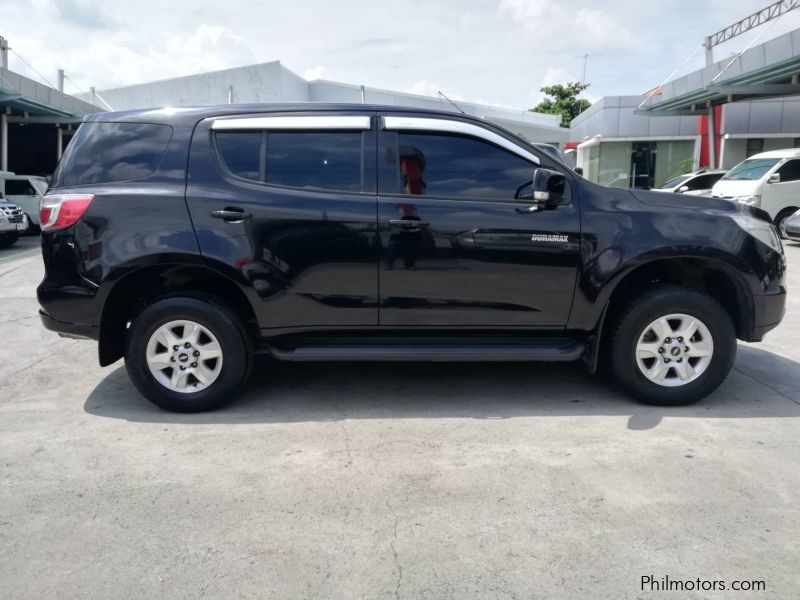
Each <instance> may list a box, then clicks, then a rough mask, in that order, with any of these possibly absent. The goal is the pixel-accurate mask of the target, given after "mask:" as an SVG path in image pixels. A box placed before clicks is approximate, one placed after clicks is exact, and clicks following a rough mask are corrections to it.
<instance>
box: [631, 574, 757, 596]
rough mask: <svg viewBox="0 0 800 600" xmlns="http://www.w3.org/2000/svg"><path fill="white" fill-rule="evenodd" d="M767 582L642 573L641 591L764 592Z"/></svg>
mask: <svg viewBox="0 0 800 600" xmlns="http://www.w3.org/2000/svg"><path fill="white" fill-rule="evenodd" d="M766 589H767V582H766V581H764V580H763V579H733V580H730V581H728V580H725V579H701V578H700V577H698V578H696V579H676V578H674V577H670V576H669V575H664V576H663V577H656V576H655V575H642V579H641V590H642V591H643V592H722V591H733V592H764V591H766Z"/></svg>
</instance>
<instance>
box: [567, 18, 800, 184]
mask: <svg viewBox="0 0 800 600" xmlns="http://www.w3.org/2000/svg"><path fill="white" fill-rule="evenodd" d="M799 144H800V30H795V31H792V32H790V33H787V34H785V35H782V36H779V37H776V38H774V39H772V40H769V41H767V42H765V43H763V44H760V45H757V46H753V47H752V48H749V49H748V50H747V51H745V52H744V53H742V54H741V55H738V56H735V57H733V58H731V57H727V58H726V59H724V60H721V61H718V62H712V63H710V64H709V65H708V66H706V67H705V68H703V69H700V70H697V71H694V72H692V73H689V74H688V75H685V76H683V77H679V78H677V79H674V80H672V81H670V82H668V83H665V84H664V85H662V86H659V87H658V88H656V89H654V90H651V91H650V92H648V93H647V94H645V95H640V96H608V97H604V98H601V99H600V100H599V101H597V102H595V103H594V104H593V105H592V106H591V107H590V108H589V109H588V110H586V111H585V112H584V113H583V114H581V115H579V116H578V117H576V118H575V119H574V120H573V121H572V124H571V128H570V141H569V142H568V143H567V144H566V147H567V148H568V149H570V150H573V149H574V150H575V151H576V154H577V158H576V164H577V165H578V166H580V167H582V168H583V169H584V174H585V176H586V177H588V178H589V179H590V180H592V181H595V182H597V183H601V184H603V185H611V186H616V187H657V186H659V185H661V184H663V183H664V182H665V181H667V180H668V179H670V178H671V177H674V176H676V175H680V174H681V173H685V172H687V171H690V170H693V169H696V168H715V167H716V168H722V169H730V168H731V167H733V166H734V165H736V164H737V163H739V162H741V161H742V160H744V159H745V158H747V157H749V156H752V155H753V154H758V153H759V152H765V151H767V150H778V149H782V148H793V147H797V146H798V145H799Z"/></svg>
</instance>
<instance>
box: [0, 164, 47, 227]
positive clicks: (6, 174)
mask: <svg viewBox="0 0 800 600" xmlns="http://www.w3.org/2000/svg"><path fill="white" fill-rule="evenodd" d="M46 191H47V179H46V178H44V177H39V176H37V175H16V174H15V173H12V172H11V171H0V192H2V193H3V194H5V197H6V199H7V200H8V201H9V202H13V203H14V204H16V205H17V206H19V207H20V208H21V209H22V212H24V213H25V216H26V217H27V219H28V222H29V223H30V224H31V225H34V226H36V227H38V226H39V203H40V202H41V200H42V196H44V194H45V192H46Z"/></svg>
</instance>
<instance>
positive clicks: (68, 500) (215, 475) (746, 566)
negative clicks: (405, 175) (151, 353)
mask: <svg viewBox="0 0 800 600" xmlns="http://www.w3.org/2000/svg"><path fill="white" fill-rule="evenodd" d="M787 254H788V255H789V257H788V258H789V263H790V268H791V270H792V271H791V276H790V284H791V285H792V288H793V290H796V289H800V246H797V245H790V247H788V248H787ZM41 272H42V267H41V261H40V258H39V256H38V253H37V251H36V240H35V239H34V238H26V239H24V240H22V242H21V243H20V244H19V245H18V246H17V247H15V248H14V249H12V250H4V251H2V252H0V341H1V342H2V344H0V467H1V468H2V471H0V596H2V597H3V598H30V599H37V600H38V599H43V598H81V599H93V598H97V599H103V600H105V599H108V598H132V599H133V598H136V599H142V598H167V597H168V598H201V597H207V598H240V597H241V598H319V599H333V598H453V599H463V598H520V599H522V598H546V599H553V598H581V599H583V598H602V599H620V598H681V599H683V598H693V597H698V598H699V597H711V598H726V597H747V598H792V597H796V596H797V593H798V589H800V569H798V558H799V557H800V543H799V542H798V540H799V539H800V512H799V511H798V501H800V469H799V468H798V456H800V435H798V433H800V349H799V348H798V342H797V340H798V339H800V326H798V320H800V295H798V294H795V295H794V296H792V297H791V303H790V307H789V314H788V315H787V319H786V321H785V322H784V324H783V325H782V326H781V328H779V329H778V330H777V331H775V332H773V333H772V334H771V335H770V336H769V337H768V339H767V341H766V342H765V343H764V344H756V345H752V346H751V345H747V344H740V346H739V355H738V358H737V361H736V366H735V370H734V371H733V373H732V374H731V376H730V377H729V379H728V380H727V381H726V383H725V384H724V385H723V386H722V387H721V389H720V390H719V391H718V392H716V393H715V394H714V395H713V396H711V397H710V398H708V399H707V400H705V401H703V402H701V403H700V404H697V405H695V406H692V407H684V408H676V409H664V408H653V407H646V406H642V405H638V404H635V403H633V402H631V401H630V400H628V399H627V398H626V397H624V396H623V395H621V394H620V393H619V392H618V391H617V390H615V389H614V387H613V386H612V384H610V383H609V382H608V381H605V380H604V379H602V378H600V377H592V376H589V375H587V374H586V373H585V372H584V371H583V369H582V368H581V367H580V366H578V365H556V366H552V365H495V364H487V365H474V364H469V365H427V364H422V365H419V364H409V365H396V364H385V365H384V364H381V365H371V364H360V365H359V364H355V365H341V364H336V365H324V364H322V365H280V364H277V365H276V364H273V363H271V362H270V361H268V360H262V361H260V362H259V363H258V365H257V368H256V374H255V377H254V378H253V381H252V383H251V385H250V386H249V388H248V390H247V392H246V394H245V396H244V398H242V399H241V400H240V401H238V402H236V403H235V404H233V405H232V406H231V407H230V408H228V409H227V410H224V411H221V412H216V413H211V414H203V415H175V414H170V413H166V412H162V411H159V410H158V409H156V408H154V407H153V406H151V405H150V404H148V403H147V402H146V401H145V400H143V399H142V398H141V397H140V396H139V395H138V394H137V393H136V392H135V391H134V389H133V387H132V386H131V384H129V382H128V380H127V377H126V375H125V371H124V368H123V367H122V365H121V363H117V364H115V365H113V366H111V367H108V368H105V369H101V368H100V367H98V366H97V363H96V346H95V344H94V343H92V342H83V341H74V340H65V339H61V338H58V337H56V336H55V335H54V334H51V333H49V332H47V331H45V330H44V329H43V328H42V327H41V326H40V324H39V322H38V318H37V317H36V316H35V314H36V310H37V305H36V302H35V298H34V288H35V285H36V283H37V282H38V280H39V279H40V277H41ZM644 575H653V576H654V578H655V579H661V578H662V577H664V576H665V575H668V576H669V577H670V578H674V579H692V580H695V579H697V578H700V579H706V580H717V581H719V580H723V581H725V582H727V584H728V586H730V584H731V582H732V581H733V580H763V581H764V582H765V585H766V591H765V592H760V593H755V592H750V593H749V594H744V593H736V592H720V593H717V594H714V593H708V592H704V593H702V594H697V595H694V594H692V593H672V594H665V593H663V592H642V591H640V581H641V577H642V576H644Z"/></svg>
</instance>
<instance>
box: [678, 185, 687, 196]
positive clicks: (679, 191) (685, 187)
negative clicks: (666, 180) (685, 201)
mask: <svg viewBox="0 0 800 600" xmlns="http://www.w3.org/2000/svg"><path fill="white" fill-rule="evenodd" d="M675 191H676V192H678V193H679V194H682V193H683V192H688V191H689V186H688V185H682V186H681V187H679V188H678V189H677V190H675Z"/></svg>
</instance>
